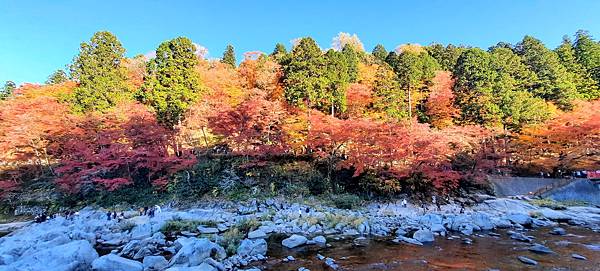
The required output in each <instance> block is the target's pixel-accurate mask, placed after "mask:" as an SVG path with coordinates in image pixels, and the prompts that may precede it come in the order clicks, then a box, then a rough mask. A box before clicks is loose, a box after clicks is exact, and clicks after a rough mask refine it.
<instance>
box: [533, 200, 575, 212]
mask: <svg viewBox="0 0 600 271" xmlns="http://www.w3.org/2000/svg"><path fill="white" fill-rule="evenodd" d="M531 203H532V204H533V205H537V206H540V207H546V208H550V209H553V210H566V209H567V206H565V205H563V204H562V203H560V202H557V201H554V200H552V199H534V200H531Z"/></svg>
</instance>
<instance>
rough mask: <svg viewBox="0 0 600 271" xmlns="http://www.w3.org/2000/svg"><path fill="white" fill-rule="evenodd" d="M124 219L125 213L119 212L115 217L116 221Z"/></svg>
mask: <svg viewBox="0 0 600 271" xmlns="http://www.w3.org/2000/svg"><path fill="white" fill-rule="evenodd" d="M123 219H125V213H123V212H121V213H120V214H119V216H118V217H117V222H121V220H123Z"/></svg>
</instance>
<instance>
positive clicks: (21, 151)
mask: <svg viewBox="0 0 600 271" xmlns="http://www.w3.org/2000/svg"><path fill="white" fill-rule="evenodd" d="M73 87H74V83H72V82H66V83H63V84H56V85H49V86H38V85H31V84H26V85H24V86H23V87H21V88H19V89H17V90H16V91H15V94H16V96H15V97H14V98H11V99H9V100H6V101H3V102H1V103H2V104H1V105H0V160H2V161H3V162H5V164H4V166H1V165H0V166H1V167H4V169H3V170H2V171H3V172H2V174H1V175H0V186H3V187H5V188H4V189H3V190H5V189H6V190H14V189H16V188H18V187H19V185H20V184H21V181H22V180H26V179H34V178H37V177H38V176H39V175H40V174H43V173H49V174H52V165H53V164H54V163H55V160H54V158H53V157H52V155H51V153H50V151H49V146H50V145H51V144H54V143H56V142H54V141H53V140H52V138H50V137H49V136H50V135H53V134H64V133H66V132H68V131H69V130H70V126H71V122H70V121H69V116H68V110H69V108H68V107H67V106H66V105H64V104H61V103H59V102H58V99H57V96H59V95H60V94H63V93H68V92H69V91H71V90H72V89H73ZM8 188H11V189H8ZM0 193H1V192H0Z"/></svg>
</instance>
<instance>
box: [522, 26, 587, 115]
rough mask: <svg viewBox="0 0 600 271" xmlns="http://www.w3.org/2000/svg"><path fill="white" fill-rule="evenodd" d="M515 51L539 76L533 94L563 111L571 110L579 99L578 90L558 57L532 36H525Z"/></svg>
mask: <svg viewBox="0 0 600 271" xmlns="http://www.w3.org/2000/svg"><path fill="white" fill-rule="evenodd" d="M515 50H516V52H517V54H519V55H520V56H521V58H522V59H523V63H525V65H527V66H528V67H529V68H530V69H531V70H532V71H533V72H534V73H535V74H536V75H537V78H538V81H537V84H536V87H535V88H534V89H533V94H534V95H535V96H537V97H540V98H543V99H545V100H550V101H553V102H555V103H556V104H557V105H558V106H560V107H561V108H563V109H568V108H570V107H571V101H572V100H573V99H574V98H576V97H577V89H576V86H575V83H574V82H573V81H571V78H570V76H569V74H568V72H567V70H566V69H565V68H564V67H563V66H562V65H561V64H560V60H559V58H558V55H557V54H556V53H555V52H553V51H550V50H548V48H546V47H545V46H544V44H542V42H541V41H539V40H537V39H535V38H533V37H531V36H525V38H523V40H522V41H521V42H520V43H519V44H517V46H516V47H515Z"/></svg>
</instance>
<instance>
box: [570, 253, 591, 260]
mask: <svg viewBox="0 0 600 271" xmlns="http://www.w3.org/2000/svg"><path fill="white" fill-rule="evenodd" d="M571 257H573V259H577V260H582V261H585V260H587V258H586V257H585V256H583V255H579V254H576V253H573V254H571Z"/></svg>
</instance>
